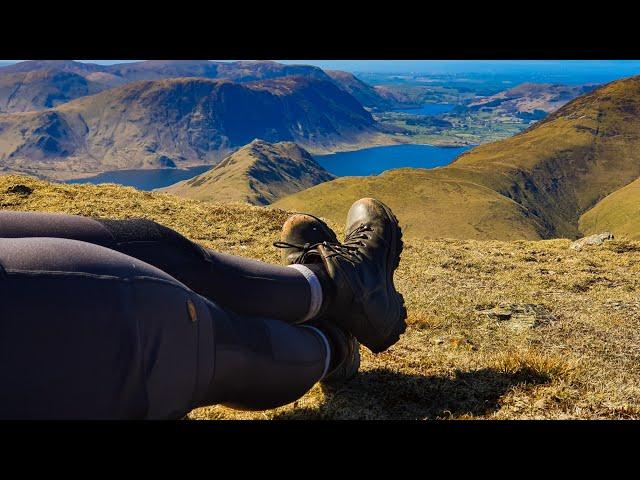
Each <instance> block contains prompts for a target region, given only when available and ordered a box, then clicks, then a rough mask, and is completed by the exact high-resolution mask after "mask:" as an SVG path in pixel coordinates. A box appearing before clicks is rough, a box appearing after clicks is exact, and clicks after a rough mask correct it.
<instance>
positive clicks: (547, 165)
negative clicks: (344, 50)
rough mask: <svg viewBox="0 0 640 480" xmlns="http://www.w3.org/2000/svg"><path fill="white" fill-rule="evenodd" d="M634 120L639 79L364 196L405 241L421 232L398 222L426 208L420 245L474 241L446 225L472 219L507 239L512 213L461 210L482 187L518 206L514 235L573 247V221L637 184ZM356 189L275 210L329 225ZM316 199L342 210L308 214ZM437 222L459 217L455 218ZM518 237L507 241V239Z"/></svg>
mask: <svg viewBox="0 0 640 480" xmlns="http://www.w3.org/2000/svg"><path fill="white" fill-rule="evenodd" d="M638 118H640V77H633V78H629V79H624V80H619V81H616V82H612V83H610V84H608V85H605V86H604V87H601V88H599V89H597V90H594V91H593V92H591V93H589V94H587V95H583V96H581V97H578V98H576V99H574V100H573V101H571V102H569V103H568V104H566V105H565V106H564V107H562V108H561V109H560V110H558V111H557V112H556V113H554V114H552V115H550V116H549V117H548V118H547V119H545V120H543V121H541V122H539V123H537V124H535V125H534V126H533V127H531V128H529V129H528V130H526V131H524V132H522V133H520V134H518V135H515V136H513V137H510V138H508V139H505V140H502V141H499V142H493V143H489V144H485V145H481V146H479V147H476V148H474V149H472V150H470V151H468V152H466V153H464V154H463V155H461V156H460V157H459V158H458V159H456V161H455V162H453V163H452V164H451V165H450V166H447V167H444V168H441V169H437V170H430V171H426V172H420V171H418V170H415V171H414V173H413V174H411V178H410V179H409V178H408V176H409V175H408V174H393V173H391V174H389V175H386V176H381V177H380V178H379V179H376V180H367V182H368V183H367V185H368V186H369V194H370V195H373V196H380V197H384V196H385V194H386V195H389V193H390V192H394V194H396V195H397V197H398V198H397V200H396V201H395V204H394V206H395V207H396V208H397V210H398V216H399V218H400V220H401V221H405V223H407V225H408V232H407V233H408V234H409V235H414V236H421V235H422V234H423V233H424V231H425V230H428V229H429V227H428V226H427V225H422V226H420V227H419V228H420V229H418V227H416V226H415V225H413V223H412V222H413V219H412V218H410V217H409V216H408V215H409V214H412V215H415V216H416V217H418V218H419V217H420V215H422V214H425V215H431V214H430V213H428V212H429V211H430V210H432V206H434V207H435V209H436V210H437V211H442V212H445V213H443V215H442V218H441V219H440V220H438V219H437V218H436V219H435V220H438V221H437V222H436V223H435V224H433V226H432V227H431V228H432V231H433V232H434V233H433V234H432V235H429V236H443V235H445V234H446V235H449V236H453V237H456V238H475V237H476V235H469V234H468V231H469V230H468V229H467V228H466V227H465V228H461V229H455V230H453V231H451V229H449V227H448V225H447V224H446V222H447V221H449V219H450V221H453V220H455V223H461V224H463V225H470V224H473V223H474V222H476V221H477V219H478V218H491V223H492V224H493V225H498V227H497V228H498V230H495V231H492V230H491V229H489V228H487V230H488V231H489V232H490V235H489V236H488V238H500V239H509V238H514V235H507V236H505V235H504V231H505V229H506V230H509V229H508V225H509V224H511V223H513V216H514V211H516V210H515V209H501V210H495V209H493V210H492V208H494V204H493V203H492V202H486V201H483V202H478V203H475V204H469V203H468V198H469V197H474V196H475V195H474V194H473V193H472V192H471V191H470V190H477V188H478V186H479V185H482V186H484V187H486V188H487V189H490V190H492V191H493V192H495V193H496V194H499V195H500V196H501V197H507V198H510V199H513V200H514V201H515V202H517V203H518V204H519V206H520V207H521V210H519V213H518V215H517V217H518V220H517V222H516V223H517V224H518V225H522V224H526V225H528V228H526V229H524V230H526V231H530V230H531V229H532V228H533V229H535V231H536V232H537V233H538V234H539V235H540V236H542V237H544V238H551V237H577V236H579V235H580V231H579V218H580V216H581V215H582V214H583V213H585V212H586V211H587V210H589V209H590V208H591V207H593V206H594V205H595V204H596V203H597V202H598V201H599V200H601V199H602V198H604V197H605V196H606V195H608V194H610V193H611V192H614V191H615V190H617V189H619V188H621V187H622V186H624V185H627V184H628V183H630V182H632V181H633V180H635V179H636V178H638V177H639V176H640V162H639V161H638V152H639V151H640V121H638ZM442 178H446V179H447V180H448V181H450V182H451V181H452V182H457V184H458V185H459V186H460V191H461V192H464V194H463V195H462V194H461V195H450V193H449V191H448V190H447V189H443V188H432V187H431V185H432V184H433V183H434V182H436V181H439V180H440V179H442ZM402 179H404V180H405V181H401V180H402ZM359 183H362V180H361V179H359V178H351V179H341V180H339V181H334V182H330V183H328V184H325V185H322V186H321V187H316V188H315V189H312V190H309V191H305V192H300V193H298V194H295V195H293V196H292V197H291V198H286V199H284V200H283V201H281V202H280V203H278V206H282V207H286V208H295V209H302V210H304V209H307V210H310V211H311V212H314V211H315V212H317V213H320V212H322V214H324V215H326V216H328V217H329V218H332V219H334V220H337V219H339V218H340V216H341V209H342V207H343V204H348V203H350V202H351V201H354V200H356V199H357V198H358V196H359V194H360V192H361V191H362V188H361V187H360V186H358V184H359ZM320 189H321V190H320ZM424 191H429V192H431V197H430V198H429V202H428V203H425V202H424V201H423V198H422V196H423V193H422V192H424ZM319 192H322V195H323V196H325V197H327V198H334V197H335V198H338V199H343V200H344V201H342V200H341V202H339V203H337V204H336V205H337V206H336V208H335V210H332V209H331V207H326V206H325V207H322V205H321V204H320V205H319V204H318V197H319V195H318V193H319ZM351 192H352V193H351ZM389 201H390V202H391V200H389ZM427 206H429V209H427V208H426V207H427ZM520 207H518V208H520ZM322 208H324V210H322ZM446 212H461V216H454V215H450V214H449V213H446ZM443 224H445V225H446V227H443ZM503 226H504V227H503ZM492 228H493V227H492ZM519 229H521V228H520V227H518V228H516V229H515V230H514V231H513V230H509V231H510V232H511V233H514V234H517V232H518V230H519ZM519 238H531V236H527V235H522V236H520V237H519Z"/></svg>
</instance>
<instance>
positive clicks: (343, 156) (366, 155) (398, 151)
mask: <svg viewBox="0 0 640 480" xmlns="http://www.w3.org/2000/svg"><path fill="white" fill-rule="evenodd" d="M469 148H470V147H436V146H433V145H390V146H384V147H373V148H364V149H362V150H355V151H353V152H340V153H332V154H331V155H318V156H316V157H314V158H315V159H316V161H317V162H318V163H319V164H320V165H322V166H323V167H324V168H326V169H327V170H329V171H330V172H331V173H333V174H334V175H337V176H338V177H345V176H363V175H378V174H379V173H382V172H384V171H385V170H391V169H393V168H402V167H412V168H433V167H442V166H444V165H448V164H449V163H451V162H452V161H453V160H454V159H455V158H456V157H457V156H458V155H460V154H462V153H463V152H465V151H467V150H468V149H469Z"/></svg>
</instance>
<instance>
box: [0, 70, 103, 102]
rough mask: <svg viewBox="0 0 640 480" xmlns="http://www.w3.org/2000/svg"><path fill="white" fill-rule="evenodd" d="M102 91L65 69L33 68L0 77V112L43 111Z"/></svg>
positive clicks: (99, 86)
mask: <svg viewBox="0 0 640 480" xmlns="http://www.w3.org/2000/svg"><path fill="white" fill-rule="evenodd" d="M100 90H102V87H101V85H100V84H99V83H97V82H92V81H90V80H87V78H86V77H84V76H82V75H80V74H78V73H74V72H71V71H65V70H34V71H28V72H16V73H10V74H5V75H1V76H0V112H25V111H30V110H44V109H47V108H51V107H55V106H56V105H59V104H62V103H66V102H68V101H69V100H73V99H75V98H78V97H84V96H86V95H91V94H93V93H97V92H99V91H100Z"/></svg>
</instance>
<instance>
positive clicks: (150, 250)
mask: <svg viewBox="0 0 640 480" xmlns="http://www.w3.org/2000/svg"><path fill="white" fill-rule="evenodd" d="M23 237H55V238H67V239H73V240H81V241H84V242H89V243H93V244H96V245H101V246H104V247H107V248H110V249H113V250H116V251H119V252H121V253H124V254H126V255H129V256H131V257H134V258H137V259H139V260H141V261H143V262H145V263H148V264H150V265H153V266H155V267H157V268H159V269H160V270H162V271H164V272H166V273H168V274H169V275H171V276H172V277H174V278H176V279H177V280H179V281H180V282H182V283H184V284H185V285H187V286H188V287H189V288H190V289H191V290H193V291H195V292H196V293H199V294H200V295H203V296H204V297H206V298H208V299H209V300H212V301H214V302H215V303H216V304H218V305H220V306H222V307H225V308H229V309H231V310H233V311H235V312H237V313H240V314H243V315H250V316H262V317H268V318H274V319H278V320H283V321H286V322H288V323H300V322H302V321H305V320H308V319H310V318H311V317H313V316H314V315H315V314H316V313H317V310H318V308H319V299H318V296H319V295H322V292H321V291H319V289H315V290H314V289H312V288H311V286H310V283H309V281H308V279H307V278H305V275H304V274H303V273H301V271H299V270H296V269H295V268H285V267H283V266H279V265H271V264H267V263H264V262H259V261H257V260H252V259H248V258H243V257H236V256H233V255H227V254H224V253H218V252H213V251H211V250H209V249H206V248H204V247H201V246H200V245H198V244H196V243H194V242H191V241H190V240H188V239H186V238H185V237H183V236H182V235H180V234H179V233H177V232H175V231H174V230H171V229H169V228H167V227H165V226H163V225H160V224H158V223H156V222H153V221H150V220H144V219H135V220H103V219H93V218H87V217H81V216H76V215H62V214H52V213H39V212H12V211H4V212H0V238H23ZM297 268H300V267H297ZM311 270H313V268H311ZM303 271H304V273H306V274H307V275H309V274H310V270H303Z"/></svg>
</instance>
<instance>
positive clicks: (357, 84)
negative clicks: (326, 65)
mask: <svg viewBox="0 0 640 480" xmlns="http://www.w3.org/2000/svg"><path fill="white" fill-rule="evenodd" d="M325 73H326V74H327V75H329V76H330V77H331V78H332V79H333V81H334V82H336V84H337V85H338V86H339V87H340V88H342V89H343V90H345V91H346V92H349V93H350V94H351V95H353V96H354V97H355V98H356V99H357V100H358V101H359V102H360V103H361V104H362V105H363V106H365V107H369V108H376V109H381V110H384V109H388V108H393V107H394V105H395V102H394V101H392V100H390V99H389V98H386V97H385V96H383V95H381V94H380V92H379V91H378V90H376V89H375V88H374V87H372V86H371V85H369V84H368V83H365V82H363V81H362V80H360V79H359V78H357V77H356V76H355V75H353V74H352V73H349V72H343V71H340V70H326V71H325Z"/></svg>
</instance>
